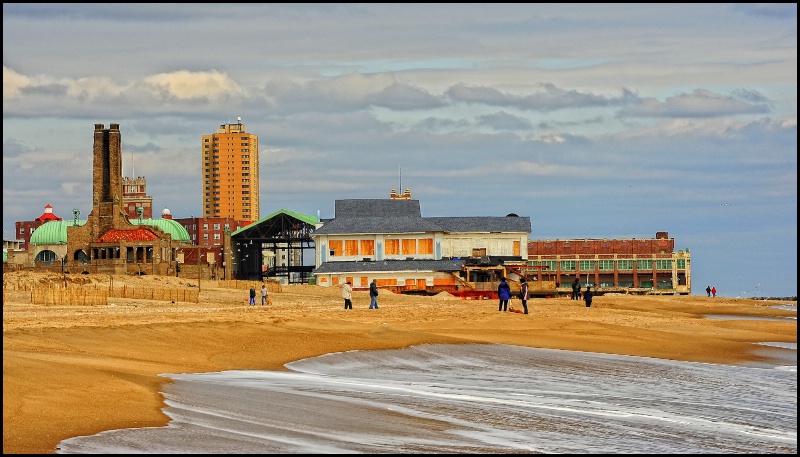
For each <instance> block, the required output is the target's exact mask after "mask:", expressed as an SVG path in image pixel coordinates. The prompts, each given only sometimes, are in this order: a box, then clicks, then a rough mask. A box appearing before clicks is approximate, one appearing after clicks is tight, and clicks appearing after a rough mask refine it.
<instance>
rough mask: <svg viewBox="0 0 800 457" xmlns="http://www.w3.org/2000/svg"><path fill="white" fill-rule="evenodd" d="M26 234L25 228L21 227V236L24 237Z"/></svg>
mask: <svg viewBox="0 0 800 457" xmlns="http://www.w3.org/2000/svg"><path fill="white" fill-rule="evenodd" d="M24 233H25V227H21V228H20V229H19V234H20V235H23V234H24Z"/></svg>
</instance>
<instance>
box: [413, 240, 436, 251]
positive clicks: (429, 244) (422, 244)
mask: <svg viewBox="0 0 800 457" xmlns="http://www.w3.org/2000/svg"><path fill="white" fill-rule="evenodd" d="M417 247H419V253H420V254H433V238H423V239H421V240H418V241H417Z"/></svg>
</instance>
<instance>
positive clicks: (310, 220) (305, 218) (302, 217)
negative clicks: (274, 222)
mask: <svg viewBox="0 0 800 457" xmlns="http://www.w3.org/2000/svg"><path fill="white" fill-rule="evenodd" d="M278 214H285V215H287V216H289V217H293V218H295V219H297V220H299V221H301V222H305V223H306V224H309V225H316V224H317V222H319V219H317V216H309V215H308V214H302V213H295V212H294V211H289V210H285V209H281V210H278V211H275V212H274V213H272V214H270V215H268V216H264V217H262V218H261V219H259V220H257V221H255V222H251V223H249V224H247V225H245V226H244V227H242V228H240V229H239V230H237V231H235V232H233V233H231V235H236V234H238V233H240V232H243V231H245V230H247V229H251V228H253V227H254V226H256V225H258V224H260V223H262V222H264V221H268V220H270V219H272V218H273V217H275V216H277V215H278Z"/></svg>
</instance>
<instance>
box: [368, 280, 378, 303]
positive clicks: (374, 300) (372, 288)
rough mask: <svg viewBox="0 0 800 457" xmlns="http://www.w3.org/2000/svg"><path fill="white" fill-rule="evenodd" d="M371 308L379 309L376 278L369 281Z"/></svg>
mask: <svg viewBox="0 0 800 457" xmlns="http://www.w3.org/2000/svg"><path fill="white" fill-rule="evenodd" d="M369 309H378V283H377V282H375V280H374V279H373V280H372V282H371V283H369Z"/></svg>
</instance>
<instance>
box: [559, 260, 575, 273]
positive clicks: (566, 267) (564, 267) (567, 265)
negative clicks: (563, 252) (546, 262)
mask: <svg viewBox="0 0 800 457" xmlns="http://www.w3.org/2000/svg"><path fill="white" fill-rule="evenodd" d="M561 271H575V261H574V260H562V261H561Z"/></svg>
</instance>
